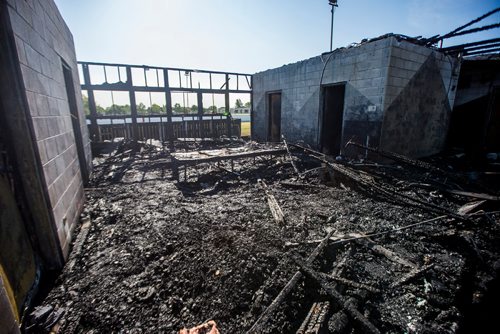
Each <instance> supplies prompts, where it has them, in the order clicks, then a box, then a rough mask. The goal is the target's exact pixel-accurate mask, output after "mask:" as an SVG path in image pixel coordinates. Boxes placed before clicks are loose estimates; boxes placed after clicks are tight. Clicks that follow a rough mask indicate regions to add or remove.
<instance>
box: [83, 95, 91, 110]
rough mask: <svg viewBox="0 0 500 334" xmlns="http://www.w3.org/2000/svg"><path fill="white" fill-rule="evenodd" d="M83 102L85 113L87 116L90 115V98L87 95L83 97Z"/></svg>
mask: <svg viewBox="0 0 500 334" xmlns="http://www.w3.org/2000/svg"><path fill="white" fill-rule="evenodd" d="M82 101H83V111H84V112H85V115H90V108H89V97H88V96H87V95H82Z"/></svg>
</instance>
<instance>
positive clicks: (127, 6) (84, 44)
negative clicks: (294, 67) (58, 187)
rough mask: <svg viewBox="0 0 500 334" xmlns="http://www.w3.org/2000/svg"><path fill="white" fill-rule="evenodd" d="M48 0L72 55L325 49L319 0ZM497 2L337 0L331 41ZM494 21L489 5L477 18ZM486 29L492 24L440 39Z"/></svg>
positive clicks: (273, 58) (138, 56)
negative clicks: (67, 32)
mask: <svg viewBox="0 0 500 334" xmlns="http://www.w3.org/2000/svg"><path fill="white" fill-rule="evenodd" d="M55 2H56V4H57V6H58V7H59V10H60V11H61V14H62V16H63V18H64V19H65V21H66V23H67V24H68V26H69V28H70V29H71V31H72V33H73V37H74V40H75V45H76V53H77V57H78V60H84V61H99V62H116V63H131V64H147V65H158V66H169V67H183V68H197V69H209V70H223V71H224V70H227V71H234V72H243V73H254V72H259V71H263V70H265V69H268V68H273V67H278V66H281V65H283V64H287V63H292V62H296V61H299V60H302V59H306V58H309V57H312V56H315V55H318V54H320V53H322V52H325V51H328V50H329V37H330V18H331V14H330V6H329V5H328V1H327V0H209V1H207V0H205V1H202V0H85V1H75V0H55ZM498 6H500V0H384V1H375V0H339V7H338V8H337V10H336V12H335V23H334V48H336V47H341V46H347V45H349V44H351V43H353V42H359V41H360V40H361V39H363V38H371V37H376V36H379V35H382V34H385V33H389V32H394V33H400V34H405V35H409V36H419V35H421V36H424V37H429V36H432V35H436V34H445V33H447V32H449V31H451V30H453V29H454V28H456V27H458V26H460V25H462V24H464V23H466V22H468V21H470V20H472V19H474V18H476V17H478V16H480V15H482V14H484V13H485V12H487V11H489V10H491V9H493V8H495V7H498ZM499 21H500V13H496V14H495V15H493V16H492V17H490V18H488V19H487V20H485V21H483V22H481V24H488V23H489V24H491V23H493V22H499ZM476 26H477V25H476ZM494 37H500V29H495V30H491V31H488V32H483V33H481V34H476V35H473V36H468V37H465V38H455V39H453V40H449V41H448V42H447V43H448V44H450V43H451V44H457V43H461V42H464V41H468V40H471V39H477V38H481V39H484V38H494Z"/></svg>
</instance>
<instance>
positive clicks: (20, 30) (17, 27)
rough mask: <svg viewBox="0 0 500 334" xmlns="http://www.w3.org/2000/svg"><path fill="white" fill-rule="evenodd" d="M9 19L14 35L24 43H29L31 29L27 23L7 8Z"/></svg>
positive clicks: (14, 11)
mask: <svg viewBox="0 0 500 334" xmlns="http://www.w3.org/2000/svg"><path fill="white" fill-rule="evenodd" d="M9 17H10V22H11V25H12V30H13V31H14V34H15V35H17V36H18V37H19V38H21V39H22V40H23V41H24V42H29V39H30V34H31V32H32V28H31V26H30V25H29V24H28V22H26V20H25V19H24V18H22V17H21V15H19V14H18V13H17V11H16V10H13V9H12V8H9Z"/></svg>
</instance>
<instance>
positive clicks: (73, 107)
mask: <svg viewBox="0 0 500 334" xmlns="http://www.w3.org/2000/svg"><path fill="white" fill-rule="evenodd" d="M62 64H63V66H62V69H63V73H64V83H65V85H66V95H67V96H68V104H69V111H70V113H71V124H72V125H73V134H74V135H75V144H76V151H77V154H78V162H79V163H80V172H81V174H82V179H83V183H84V184H86V183H87V182H88V180H89V174H88V170H87V161H86V159H85V150H84V149H83V139H82V129H81V127H80V118H79V115H78V106H77V103H76V95H75V86H74V83H73V75H72V74H71V68H70V67H69V66H68V65H67V64H66V63H65V62H64V61H63V62H62Z"/></svg>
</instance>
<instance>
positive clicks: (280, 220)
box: [257, 179, 285, 226]
mask: <svg viewBox="0 0 500 334" xmlns="http://www.w3.org/2000/svg"><path fill="white" fill-rule="evenodd" d="M257 182H258V183H259V184H260V186H261V188H262V189H263V190H264V193H265V194H266V197H267V204H268V205H269V210H271V214H272V215H273V218H274V220H275V221H276V223H277V224H278V225H280V226H285V215H284V214H283V210H281V207H280V205H279V204H278V201H277V200H276V197H274V195H273V194H272V193H271V191H269V188H268V187H267V184H266V183H265V182H264V181H263V180H260V179H259V180H258V181H257Z"/></svg>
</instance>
